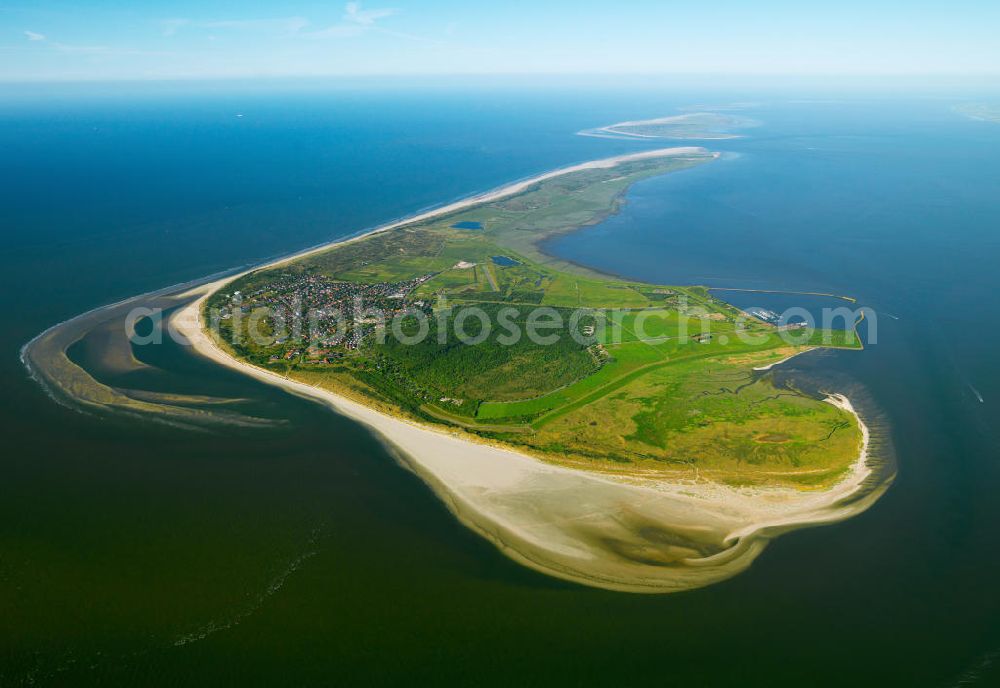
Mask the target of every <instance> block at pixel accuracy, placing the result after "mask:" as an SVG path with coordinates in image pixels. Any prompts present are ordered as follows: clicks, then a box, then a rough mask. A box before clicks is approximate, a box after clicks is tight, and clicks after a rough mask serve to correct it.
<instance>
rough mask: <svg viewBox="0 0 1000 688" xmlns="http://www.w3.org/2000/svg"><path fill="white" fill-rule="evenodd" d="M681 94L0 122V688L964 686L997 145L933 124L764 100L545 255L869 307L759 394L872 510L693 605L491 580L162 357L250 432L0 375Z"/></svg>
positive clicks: (997, 645)
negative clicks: (751, 122)
mask: <svg viewBox="0 0 1000 688" xmlns="http://www.w3.org/2000/svg"><path fill="white" fill-rule="evenodd" d="M710 96H711V98H712V100H713V101H715V102H719V99H720V94H710ZM739 96H740V97H739V98H738V99H739V100H748V98H747V97H745V96H746V94H739ZM707 97H708V96H706V95H705V94H670V95H663V96H659V95H651V94H650V93H649V92H646V93H638V92H637V93H631V94H623V93H608V92H591V93H587V92H582V91H563V92H559V91H557V92H550V93H544V94H543V93H537V92H536V93H523V92H521V93H519V92H512V91H490V90H481V91H476V92H457V91H448V90H442V91H440V92H433V93H430V94H426V93H424V94H418V93H417V92H415V91H410V92H405V93H399V92H397V93H382V92H375V91H367V92H358V91H334V92H325V93H317V92H315V91H314V90H313V91H310V90H301V91H293V92H285V93H281V94H267V93H262V92H251V91H249V90H247V89H243V90H240V89H236V88H230V89H223V90H221V91H220V92H218V93H214V94H208V93H202V94H198V95H191V94H184V93H158V94H157V93H153V94H150V93H144V94H135V93H117V94H111V95H107V94H106V95H104V96H101V97H97V96H94V95H90V94H86V93H85V94H79V93H78V94H75V95H68V94H63V95H62V96H61V97H59V98H55V99H53V98H46V99H45V100H44V101H42V100H38V99H37V98H35V99H32V98H28V97H26V96H24V95H23V94H21V95H18V96H17V97H16V98H14V97H12V98H9V99H7V100H6V101H5V103H6V104H5V105H4V106H3V107H2V108H0V147H2V148H3V150H4V152H5V156H4V159H5V166H7V168H8V169H10V170H14V171H15V174H11V175H8V183H7V184H5V185H4V186H3V187H2V188H0V225H2V226H3V228H4V230H3V231H4V246H5V248H4V249H3V251H2V253H0V267H2V268H3V269H2V271H0V274H2V277H0V279H2V280H3V290H2V296H0V298H2V299H3V305H4V307H5V313H6V318H5V322H4V327H3V328H2V332H0V346H2V347H3V351H5V352H6V355H5V356H4V357H3V358H2V361H0V370H2V371H3V373H4V378H5V380H6V381H7V385H6V391H7V393H6V394H5V395H3V397H2V398H0V410H2V413H0V423H3V425H4V427H3V430H4V434H3V436H4V437H5V438H6V439H5V441H6V444H7V447H8V449H7V450H6V451H4V452H3V458H2V459H0V467H2V475H3V480H2V481H0V685H7V684H11V685H18V684H27V683H29V682H30V681H35V682H37V683H40V684H66V683H72V684H74V685H80V684H90V683H94V684H96V683H105V684H106V683H109V682H110V683H121V682H126V681H128V682H133V683H143V684H147V685H155V684H162V685H179V684H189V683H192V682H198V683H202V682H204V683H209V682H211V683H215V684H219V683H222V684H236V683H239V684H241V685H246V684H272V685H273V684H274V683H295V684H322V685H329V684H331V683H332V684H337V683H352V684H354V683H359V682H366V683H390V682H393V683H398V682H408V683H415V682H419V681H422V680H426V681H429V680H432V679H437V680H441V681H450V682H462V683H476V684H509V683H511V682H512V681H515V680H516V681H517V682H518V683H527V684H542V683H546V684H553V683H575V684H580V683H584V684H591V683H597V682H601V683H608V682H611V681H616V682H622V681H629V682H631V681H639V680H648V681H656V682H658V683H662V682H663V681H665V680H667V679H671V680H673V681H676V682H677V683H683V684H688V685H767V686H771V685H831V686H840V685H928V686H932V685H933V686H938V685H953V684H955V683H957V682H958V681H959V680H961V679H962V677H963V675H965V674H966V672H971V673H969V676H973V675H975V677H978V678H976V679H975V680H978V681H980V683H981V684H982V685H991V682H993V681H995V680H996V679H997V676H996V675H995V671H996V670H995V669H993V668H992V662H993V658H994V657H995V656H997V653H998V652H1000V627H998V624H997V622H996V621H995V619H996V618H998V612H1000V596H998V595H997V594H996V592H995V580H996V578H997V574H998V573H1000V561H998V560H997V555H996V554H995V553H996V552H997V551H998V548H997V545H998V544H1000V542H998V541H1000V533H998V532H997V529H996V526H995V524H996V523H997V522H998V520H1000V506H998V504H997V502H996V500H995V498H994V495H995V493H996V488H997V487H998V485H1000V482H998V479H1000V476H998V471H997V459H998V458H1000V456H998V437H997V435H996V428H997V427H998V420H1000V419H998V412H997V408H998V407H997V402H996V400H998V399H1000V370H998V367H997V365H996V363H995V357H994V356H993V351H992V349H993V342H995V341H997V339H998V337H997V335H998V333H997V332H996V330H997V328H998V325H997V323H996V322H995V321H994V319H993V314H994V313H995V312H996V298H997V297H996V286H997V279H996V276H995V266H996V265H997V264H1000V240H998V238H997V234H996V228H997V227H998V226H1000V193H998V192H1000V187H998V185H1000V156H997V151H998V150H1000V126H997V127H993V126H990V125H988V124H985V123H978V122H971V121H968V120H963V119H961V118H959V117H957V116H955V115H954V114H952V113H951V111H950V110H949V106H950V102H948V101H941V100H910V101H907V102H872V101H870V100H866V101H863V100H853V101H848V102H837V103H831V102H809V103H803V102H789V101H792V100H799V99H798V98H796V97H794V96H792V95H788V96H784V95H783V96H781V97H780V98H779V97H776V96H775V94H766V98H764V97H763V96H762V97H761V98H760V99H765V100H768V101H769V102H770V104H768V105H766V106H764V107H762V108H761V109H760V110H757V111H754V113H753V116H754V117H755V118H756V119H759V120H761V121H762V122H763V125H762V126H761V127H760V128H757V129H754V130H753V131H752V137H751V138H748V139H746V140H742V141H727V142H721V143H719V142H716V143H714V144H712V147H713V148H716V149H720V150H724V151H726V152H727V153H729V154H730V155H727V156H725V158H724V159H722V160H720V161H718V162H716V163H713V164H710V165H706V166H702V167H700V168H697V169H695V170H690V171H686V172H683V173H680V174H677V175H673V176H669V177H665V178H662V179H656V180H650V181H647V182H644V183H642V184H640V185H638V186H637V187H636V188H635V189H634V190H633V191H632V193H630V195H629V202H628V204H627V205H626V207H625V209H624V211H623V212H622V213H621V214H620V215H619V216H617V217H614V218H611V219H609V220H608V221H606V222H605V223H603V224H601V225H599V226H596V227H593V228H588V229H586V230H583V231H581V232H579V233H577V234H574V235H570V236H567V237H562V238H560V239H558V240H556V241H555V242H554V243H553V245H552V247H551V248H552V250H553V251H554V252H556V253H558V254H559V255H560V256H563V257H566V258H570V259H573V260H578V261H580V262H585V263H588V264H591V265H595V266H598V267H601V268H604V269H607V270H612V271H615V272H619V273H621V274H625V275H627V276H629V277H635V278H642V279H650V280H656V281H663V282H686V283H702V284H710V285H713V286H731V287H749V288H765V289H793V290H805V291H824V292H826V291H830V292H835V293H850V294H853V295H856V296H858V297H859V298H860V300H861V302H862V303H865V304H868V305H871V306H873V307H874V308H875V309H876V310H877V311H878V313H879V314H880V317H879V320H878V327H879V330H878V337H879V341H878V343H877V344H876V345H874V346H870V347H869V348H868V349H867V350H866V351H865V352H864V353H863V354H855V353H837V354H823V355H820V356H816V357H812V358H804V359H798V360H797V361H796V362H795V364H794V366H793V367H792V372H791V373H790V374H801V375H803V376H806V377H808V378H809V379H810V380H812V381H813V382H814V384H817V385H821V386H822V385H824V384H826V385H829V386H831V387H835V388H837V389H844V390H848V391H849V392H851V393H852V394H853V395H855V396H856V397H857V398H859V399H862V400H863V402H864V403H865V404H866V406H867V407H868V408H870V409H871V410H872V411H875V412H878V413H879V414H880V415H879V418H878V422H879V423H880V424H881V425H882V427H885V428H887V429H888V431H889V432H890V433H891V437H892V441H893V445H894V448H895V454H896V459H897V462H898V466H899V477H898V479H897V482H896V484H895V485H894V486H893V488H892V489H891V490H890V491H889V492H888V493H887V494H886V495H885V496H884V497H883V498H882V500H881V501H880V502H879V503H878V504H877V505H876V506H875V507H874V508H873V509H872V510H871V511H869V512H867V513H865V514H863V515H862V516H859V517H857V518H855V519H852V520H851V521H849V522H846V523H843V524H840V525H837V526H832V527H827V528H822V529H815V530H809V531H803V532H798V533H794V534H791V535H789V536H786V537H783V538H781V539H779V540H778V541H776V542H775V543H774V544H772V545H771V546H770V547H769V549H768V550H767V552H765V554H764V555H763V556H762V557H761V558H760V559H759V560H758V562H757V563H755V565H754V566H753V568H752V569H751V570H750V571H749V572H747V573H746V574H744V575H742V576H739V577H737V578H736V579H733V580H731V581H729V582H727V583H724V584H721V585H717V586H714V587H712V588H709V589H705V590H699V591H695V592H691V593H685V594H681V595H675V596H667V597H646V596H642V597H637V596H630V595H623V594H615V593H608V592H602V591H595V590H590V589H585V588H581V587H576V586H573V585H569V584H564V583H560V582H557V581H553V580H551V579H548V578H546V577H544V576H541V575H539V574H536V573H533V572H531V571H528V570H525V569H523V568H522V567H520V566H518V565H516V564H514V563H512V562H510V561H508V560H507V559H505V558H504V557H502V556H501V555H500V554H498V553H497V552H495V551H494V550H493V548H492V547H491V546H490V545H488V544H487V543H486V542H484V541H482V540H480V539H479V538H478V537H476V536H474V535H472V534H471V533H470V532H467V531H466V530H465V529H464V528H462V527H461V526H459V525H458V524H457V523H455V522H454V520H453V519H452V518H451V517H450V516H449V515H448V513H447V512H446V511H445V509H444V508H443V506H441V505H440V504H438V503H437V502H436V500H435V499H434V498H433V496H432V495H431V494H430V492H429V490H427V489H426V488H425V487H424V486H423V485H422V484H421V483H420V482H419V481H418V480H417V479H415V478H414V477H412V476H411V475H409V474H408V473H406V472H404V471H402V470H401V469H399V468H398V467H397V466H396V465H395V464H394V463H393V461H392V459H391V458H390V457H389V456H387V455H386V453H385V452H384V451H383V450H382V449H381V448H380V447H379V446H378V445H377V443H376V442H374V440H372V439H371V438H370V437H369V436H368V435H367V434H366V433H365V432H363V431H361V430H359V429H358V428H357V427H355V426H354V425H352V424H351V423H349V422H347V421H344V420H342V419H340V418H338V417H336V416H333V415H331V414H329V413H326V412H325V411H323V410H322V409H320V408H318V407H315V406H313V405H312V404H309V403H307V402H304V401H302V400H299V399H295V398H293V397H290V396H288V395H286V394H284V393H281V392H278V391H275V390H272V389H270V388H267V387H266V386H263V385H259V384H257V383H254V382H252V381H249V380H246V379H244V378H242V377H241V376H238V375H235V374H233V373H229V372H227V371H224V370H220V369H218V368H217V367H214V366H211V365H209V364H207V363H204V362H202V361H200V360H198V359H196V358H193V357H191V356H190V355H188V353H187V352H186V351H184V350H183V349H181V348H179V347H170V346H165V347H162V348H159V347H149V348H148V349H147V350H144V351H142V352H140V355H141V356H142V357H143V359H144V360H145V361H146V362H148V363H150V364H152V365H154V366H155V368H154V369H152V370H150V371H145V372H144V373H143V374H144V375H146V376H147V379H144V380H143V382H144V384H146V385H147V386H150V387H154V388H155V386H156V385H157V384H163V385H164V386H165V387H169V388H171V389H176V388H177V386H178V385H180V386H181V387H183V389H185V390H186V391H192V392H197V393H202V394H220V395H227V396H232V397H239V398H244V399H246V401H245V402H244V407H243V408H244V410H245V411H246V412H248V413H251V414H252V415H255V416H259V417H266V418H269V419H272V420H273V421H274V423H273V424H272V425H270V426H265V427H259V428H253V429H246V428H233V429H219V428H214V429H212V430H210V431H209V432H190V431H181V430H177V429H175V428H169V427H163V426H159V425H156V424H149V423H140V422H136V421H129V420H125V419H116V418H98V417H92V416H84V415H81V414H78V413H75V412H72V411H70V410H68V409H65V408H63V407H60V406H58V405H56V404H54V403H52V402H51V400H49V399H48V398H47V397H45V395H44V393H43V392H42V391H41V390H40V389H39V388H38V387H37V386H36V385H34V384H33V383H32V382H31V381H30V380H29V379H27V377H26V374H25V373H24V371H23V369H22V367H21V366H20V363H19V361H18V360H17V351H18V349H19V348H20V346H21V345H22V344H23V343H24V342H25V341H27V340H28V339H29V338H30V337H31V336H33V335H34V334H36V333H37V332H39V331H41V330H42V329H44V328H45V327H47V326H49V325H51V324H53V323H55V322H58V321H59V320H62V319H64V318H66V317H70V316H72V315H75V314H76V313H78V312H81V311H83V310H86V309H88V308H91V307H94V306H97V305H100V304H102V303H106V302H110V301H113V300H115V299H117V298H122V297H125V296H130V295H132V294H135V293H139V292H142V291H145V290H149V289H153V288H157V287H161V286H164V285H167V284H171V283H174V282H178V281H181V280H184V279H191V278H195V277H198V276H201V275H204V274H208V273H211V272H214V271H216V270H221V269H225V268H229V267H233V266H235V265H239V264H244V263H250V262H256V261H260V260H262V259H264V258H266V257H268V256H271V255H275V254H278V253H284V252H286V251H288V250H291V249H294V248H300V247H304V246H309V245H312V244H315V243H318V242H320V241H324V240H328V239H330V238H333V237H336V236H341V235H345V234H348V233H352V232H354V231H357V230H359V229H361V228H364V227H367V226H371V225H373V224H376V223H378V222H381V221H383V220H386V219H389V218H392V217H396V216H399V215H402V214H406V213H409V212H412V211H415V210H417V209H420V208H423V207H426V206H428V205H432V204H437V203H440V202H444V201H447V200H450V199H452V198H455V197H458V196H462V195H466V194H469V193H472V192H475V191H479V190H482V189H485V188H489V187H492V186H495V185H498V184H501V183H503V182H506V181H509V180H511V179H515V178H519V177H524V176H527V175H529V174H532V173H536V172H539V171H543V170H546V169H549V168H552V167H556V166H560V165H564V164H568V163H571V162H576V161H580V160H586V159H592V158H596V157H602V156H606V155H613V154H617V153H623V152H630V151H634V150H637V146H638V145H640V144H636V143H634V142H620V141H610V140H600V139H592V138H584V137H576V136H573V135H572V134H573V132H575V131H577V130H580V129H584V128H588V127H593V126H600V125H602V124H606V123H609V122H615V121H620V120H624V119H638V118H641V117H654V116H662V115H663V114H670V113H671V112H672V111H673V108H674V107H677V106H681V105H687V104H690V103H695V102H704V101H705V100H706V99H707ZM732 99H733V100H736V99H737V98H736V97H735V96H734V97H733V98H732ZM237 113H240V114H243V115H244V116H243V117H241V118H236V117H235V114H237ZM470 113H474V114H475V116H474V117H473V116H470ZM428 171H432V172H433V173H428ZM731 298H732V299H733V300H734V301H738V299H743V298H747V299H750V300H748V301H746V302H740V305H742V306H749V305H762V306H765V307H774V306H775V305H780V304H775V303H771V302H767V297H761V299H756V298H753V299H751V297H744V296H739V297H737V296H736V295H732V297H731ZM757 301H760V303H757ZM793 302H795V301H794V300H792V301H791V302H786V303H793ZM98 344H99V343H98V342H88V341H84V342H82V343H81V344H80V345H78V346H77V347H76V348H74V352H73V353H74V356H75V357H77V358H78V360H82V361H85V360H86V359H87V357H88V356H99V355H100V347H99V346H98ZM796 371H798V373H796ZM157 376H161V378H158V377H157ZM106 381H107V382H110V383H115V380H114V379H109V380H106ZM119 382H124V380H121V381H119ZM977 394H978V395H979V396H977ZM980 396H981V398H982V399H983V401H982V402H980V401H979V398H980Z"/></svg>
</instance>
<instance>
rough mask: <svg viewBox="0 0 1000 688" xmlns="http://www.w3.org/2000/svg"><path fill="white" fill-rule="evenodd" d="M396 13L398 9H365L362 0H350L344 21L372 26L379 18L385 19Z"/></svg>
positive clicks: (345, 9) (345, 10) (345, 8)
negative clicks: (354, 0)
mask: <svg viewBox="0 0 1000 688" xmlns="http://www.w3.org/2000/svg"><path fill="white" fill-rule="evenodd" d="M394 14H396V10H394V9H391V8H388V7H387V8H384V9H377V10H365V9H362V8H361V3H360V2H349V3H347V6H346V7H344V21H346V22H351V23H354V24H361V25H362V26H371V25H372V24H374V23H375V22H376V21H378V20H379V19H385V18H386V17H391V16H392V15H394Z"/></svg>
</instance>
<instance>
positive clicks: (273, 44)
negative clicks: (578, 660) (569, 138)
mask: <svg viewBox="0 0 1000 688" xmlns="http://www.w3.org/2000/svg"><path fill="white" fill-rule="evenodd" d="M998 31H1000V1H998V0H989V1H986V0H979V1H971V0H952V1H951V2H925V1H921V0H910V1H909V2H903V1H896V0H888V1H882V2H880V1H879V0H868V1H866V2H858V1H857V0H841V1H839V2H809V1H808V0H799V1H796V2H790V1H786V0H757V1H743V2H735V1H732V0H712V1H710V2H705V1H689V0H675V1H669V0H668V1H660V2H627V1H624V2H608V1H604V2H568V1H566V2H563V1H555V2H516V1H512V0H508V1H506V2H495V3H482V2H473V1H467V2H458V1H452V0H427V1H424V2H414V1H412V0H371V2H365V3H343V2H314V1H312V0H308V1H303V2H297V1H295V0H283V1H281V2H278V1H276V0H242V1H239V2H237V1H228V0H227V1H221V2H212V1H210V0H203V1H200V2H199V1H196V0H173V1H170V2H168V1H163V0H148V1H144V0H138V1H137V0H31V1H27V0H7V2H4V3H3V4H2V6H0V80H52V79H58V80H64V79H69V80H76V79H159V78H213V77H255V76H318V75H369V74H396V75H409V74H420V75H436V74H498V73H507V74H510V73H514V74H520V73H532V74H551V73H556V74H566V73H574V74H595V73H612V74H614V73H657V74H733V75H742V74H755V75H756V74H794V75H803V74H804V75H814V74H819V75H828V74H842V75H880V74H910V75H912V74H938V75H940V74H946V75H963V76H975V75H1000V40H998V38H997V36H998Z"/></svg>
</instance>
